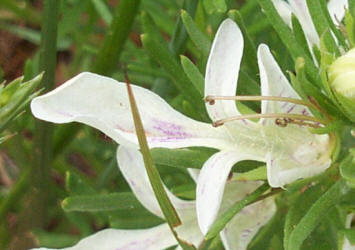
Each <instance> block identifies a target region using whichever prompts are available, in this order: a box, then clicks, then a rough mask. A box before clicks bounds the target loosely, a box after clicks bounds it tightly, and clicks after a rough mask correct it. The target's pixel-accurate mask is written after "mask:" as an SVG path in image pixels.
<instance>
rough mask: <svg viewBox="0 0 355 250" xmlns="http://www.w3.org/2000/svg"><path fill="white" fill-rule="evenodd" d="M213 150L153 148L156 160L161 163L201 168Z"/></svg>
mask: <svg viewBox="0 0 355 250" xmlns="http://www.w3.org/2000/svg"><path fill="white" fill-rule="evenodd" d="M213 152H214V151H213V150H198V149H194V148H192V149H190V148H184V149H168V148H154V149H152V150H151V154H152V157H153V159H154V162H155V163H156V164H159V165H165V166H170V167H180V168H196V169H200V168H201V167H202V166H203V164H204V163H205V162H206V161H207V159H208V158H209V157H210V156H211V155H212V154H213Z"/></svg>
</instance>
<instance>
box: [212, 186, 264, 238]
mask: <svg viewBox="0 0 355 250" xmlns="http://www.w3.org/2000/svg"><path fill="white" fill-rule="evenodd" d="M269 188H270V187H269V185H268V184H267V183H265V184H263V185H261V186H260V187H258V188H257V189H256V190H255V191H254V192H252V193H251V194H249V195H248V196H246V197H245V198H244V199H242V200H240V201H238V202H236V203H235V204H234V205H233V206H232V207H231V208H229V209H228V210H227V211H226V212H225V213H223V214H222V215H221V216H220V217H219V218H218V219H217V220H216V221H215V222H214V223H213V224H212V226H211V228H210V230H209V231H208V232H207V234H206V236H205V239H207V240H209V239H212V238H213V237H215V236H216V235H217V234H218V233H219V232H220V231H222V230H223V228H224V227H225V226H226V225H227V223H228V222H229V221H230V220H231V219H232V218H233V217H234V216H235V215H236V214H237V213H238V212H240V211H241V210H242V209H243V208H244V207H246V206H247V205H249V204H250V203H252V202H254V201H256V200H257V199H258V198H259V197H260V196H261V195H262V194H263V193H264V192H265V191H266V190H268V189H269Z"/></svg>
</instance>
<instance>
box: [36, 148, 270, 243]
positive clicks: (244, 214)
mask: <svg viewBox="0 0 355 250" xmlns="http://www.w3.org/2000/svg"><path fill="white" fill-rule="evenodd" d="M117 161H118V163H119V167H120V170H121V172H122V174H123V175H124V177H125V179H126V180H127V182H128V184H129V186H130V187H131V189H132V191H133V193H134V194H135V195H136V197H137V199H138V200H139V201H140V202H141V203H142V205H143V206H144V207H145V208H147V209H148V210H149V211H150V212H152V213H153V214H155V215H157V216H159V217H161V218H164V216H163V214H162V212H161V210H160V208H159V205H158V202H157V200H156V198H155V196H154V193H153V190H152V188H151V186H150V183H149V179H148V176H147V174H146V170H145V167H144V163H143V158H142V155H141V153H140V152H139V151H138V150H136V149H130V148H125V147H122V146H120V147H119V148H118V150H117ZM260 183H261V182H255V181H254V182H237V181H232V182H230V183H229V184H228V185H227V187H228V190H227V191H226V194H225V196H224V202H223V205H222V207H224V209H227V208H228V207H229V206H230V205H232V204H233V202H235V201H237V200H240V199H242V198H243V197H244V196H245V195H247V194H248V193H250V192H252V191H253V190H254V189H256V188H257V187H258V186H259V185H260ZM166 190H167V189H166ZM167 193H168V196H169V198H170V200H171V201H172V203H173V205H174V207H175V208H176V210H177V212H178V214H179V216H180V218H181V220H182V225H181V226H179V227H177V230H176V231H177V233H178V235H179V237H180V238H181V239H182V240H184V241H186V242H189V243H193V244H194V245H195V246H198V245H199V244H200V243H201V242H202V240H203V234H202V233H201V231H200V229H199V227H198V224H197V218H196V211H195V202H194V201H185V200H181V199H179V198H177V197H176V196H174V195H173V194H172V193H171V192H169V190H167ZM275 210H276V206H275V204H274V201H273V198H272V197H269V198H267V199H265V200H263V201H259V202H256V203H254V204H251V205H249V206H247V207H245V208H244V209H243V210H242V211H241V212H240V213H239V214H237V215H236V216H235V217H234V218H233V219H232V220H231V221H230V223H229V224H228V225H227V226H226V228H225V229H224V230H223V231H222V232H221V233H220V234H221V238H222V241H223V244H224V246H225V248H226V249H227V250H243V249H246V248H247V246H248V244H249V242H250V241H251V240H252V238H253V237H254V235H255V234H256V233H257V232H258V230H259V228H260V227H262V226H263V225H265V224H266V223H267V222H268V221H269V219H270V218H271V217H272V216H273V214H274V212H275ZM177 244H178V243H177V241H176V239H175V238H174V236H173V234H172V232H171V231H170V228H169V226H168V224H166V223H164V224H161V225H158V226H155V227H152V228H148V229H136V230H122V229H105V230H102V231H100V232H98V233H96V234H94V235H91V236H89V237H87V238H84V239H82V240H81V241H80V242H79V243H78V244H77V245H75V246H73V247H69V248H65V249H67V250H98V249H100V250H143V249H144V250H160V249H166V248H169V247H172V246H174V245H177ZM42 249H44V248H42ZM178 249H180V248H178Z"/></svg>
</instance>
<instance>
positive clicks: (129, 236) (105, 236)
mask: <svg viewBox="0 0 355 250" xmlns="http://www.w3.org/2000/svg"><path fill="white" fill-rule="evenodd" d="M174 245H177V242H176V240H175V238H174V236H173V234H172V233H171V232H170V228H169V226H168V225H167V224H166V223H165V224H162V225H159V226H156V227H153V228H149V229H140V230H121V229H105V230H102V231H100V232H97V233H95V234H93V235H91V236H89V237H86V238H84V239H82V240H81V241H79V243H77V244H76V245H75V246H73V247H68V248H64V249H63V250H97V249H100V250H137V249H147V250H157V249H165V248H168V247H171V246H174ZM44 249H48V248H38V250H44Z"/></svg>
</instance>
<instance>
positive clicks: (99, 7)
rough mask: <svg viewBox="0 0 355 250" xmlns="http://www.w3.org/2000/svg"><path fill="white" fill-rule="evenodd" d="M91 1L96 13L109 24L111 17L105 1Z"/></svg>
mask: <svg viewBox="0 0 355 250" xmlns="http://www.w3.org/2000/svg"><path fill="white" fill-rule="evenodd" d="M91 2H92V4H93V5H94V7H95V9H96V11H97V13H98V14H99V15H100V16H101V18H102V19H103V20H104V21H105V23H106V24H107V25H110V24H111V22H112V19H113V17H112V14H111V12H110V10H109V9H108V7H107V5H106V4H105V2H103V1H102V0H91Z"/></svg>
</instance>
